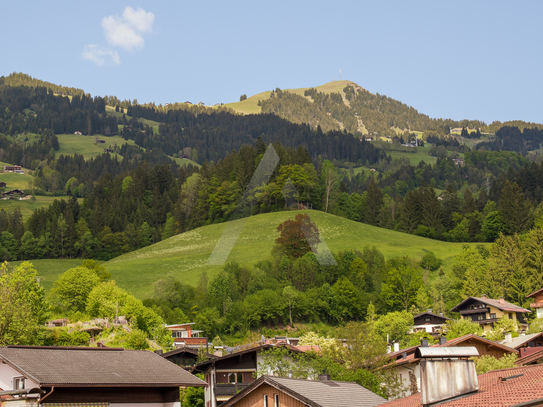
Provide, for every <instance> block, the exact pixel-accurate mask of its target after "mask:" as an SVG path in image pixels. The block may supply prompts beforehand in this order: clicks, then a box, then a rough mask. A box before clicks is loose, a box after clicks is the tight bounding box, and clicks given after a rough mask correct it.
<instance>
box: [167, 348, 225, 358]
mask: <svg viewBox="0 0 543 407" xmlns="http://www.w3.org/2000/svg"><path fill="white" fill-rule="evenodd" d="M185 353H190V354H191V355H194V356H198V349H196V348H189V347H188V346H181V347H179V348H177V349H174V350H171V351H169V352H166V353H163V354H162V355H161V356H162V357H163V358H167V357H170V356H174V355H178V354H185ZM207 357H208V358H210V359H217V358H218V356H215V355H214V354H212V353H207Z"/></svg>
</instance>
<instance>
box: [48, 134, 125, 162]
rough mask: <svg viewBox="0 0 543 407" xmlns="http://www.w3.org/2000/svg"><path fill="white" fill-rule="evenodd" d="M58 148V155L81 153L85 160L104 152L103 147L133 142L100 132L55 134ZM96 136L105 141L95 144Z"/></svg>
mask: <svg viewBox="0 0 543 407" xmlns="http://www.w3.org/2000/svg"><path fill="white" fill-rule="evenodd" d="M57 137H58V144H59V147H60V148H59V150H58V151H56V152H55V154H56V156H57V157H58V156H59V155H61V154H64V155H70V156H71V155H74V154H76V153H77V154H82V155H83V157H84V158H85V160H88V159H90V158H94V157H96V156H98V155H100V154H103V153H104V148H111V147H113V145H114V144H117V146H121V145H123V144H132V145H133V144H134V141H133V140H128V141H126V140H125V139H124V138H122V137H120V136H111V137H105V136H103V135H100V134H96V135H94V136H83V135H80V134H57ZM96 137H98V138H99V139H100V140H104V141H105V143H98V144H96ZM111 155H115V156H118V157H119V158H120V159H122V156H120V155H118V154H115V153H111Z"/></svg>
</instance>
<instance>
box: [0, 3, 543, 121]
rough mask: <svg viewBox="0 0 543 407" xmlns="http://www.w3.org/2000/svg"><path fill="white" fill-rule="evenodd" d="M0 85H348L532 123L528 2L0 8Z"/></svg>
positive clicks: (534, 98) (536, 7) (218, 96)
mask: <svg viewBox="0 0 543 407" xmlns="http://www.w3.org/2000/svg"><path fill="white" fill-rule="evenodd" d="M0 15H2V17H3V18H2V24H1V25H0V38H2V42H1V43H0V76H7V75H9V74H10V73H12V72H23V73H26V74H29V75H31V76H33V77H35V78H38V79H42V80H45V81H49V82H53V83H56V84H60V85H64V86H71V87H77V88H82V89H84V90H85V91H86V92H88V93H91V94H92V95H93V96H96V95H100V96H105V95H115V96H117V97H118V98H120V99H137V100H138V102H139V103H148V102H155V103H156V104H160V103H161V104H165V103H172V102H184V101H191V102H193V103H195V102H200V101H201V102H204V103H205V104H208V105H211V104H216V103H229V102H235V101H238V100H239V97H240V95H241V94H246V95H247V96H252V95H254V94H257V93H260V92H263V91H266V90H271V89H275V88H277V87H279V88H281V89H289V88H290V89H292V88H303V87H316V86H319V85H322V84H325V83H327V82H330V81H332V80H338V79H340V70H341V79H346V80H351V81H353V82H355V83H357V84H358V85H360V86H362V87H363V88H365V89H368V90H369V91H370V92H373V93H379V94H384V95H387V96H389V97H392V98H394V99H397V100H400V101H402V102H403V103H406V104H408V105H410V106H413V107H414V108H415V109H417V110H418V111H419V112H421V113H424V114H427V115H429V116H430V117H437V118H451V119H455V120H461V119H478V120H483V121H485V122H486V123H491V122H492V121H495V120H499V121H502V122H503V121H506V120H525V121H530V122H538V123H542V122H543V117H542V110H541V108H540V104H539V103H540V101H539V99H540V95H541V94H543V80H542V78H541V68H542V67H543V53H542V52H541V44H542V40H543V25H542V24H541V21H540V18H541V16H542V15H543V2H540V1H520V2H511V1H497V0H495V1H454V2H437V1H405V0H402V1H362V0H356V1H335V2H332V1H318V0H312V1H296V0H290V1H281V0H276V1H267V2H264V1H255V0H250V1H224V0H223V1H209V0H208V1H196V2H195V1H191V2H188V1H184V0H179V1H133V0H126V1H124V2H119V1H115V0H108V1H101V0H93V1H92V2H74V1H60V0H59V1H54V2H44V1H25V2H3V4H2V6H1V7H0Z"/></svg>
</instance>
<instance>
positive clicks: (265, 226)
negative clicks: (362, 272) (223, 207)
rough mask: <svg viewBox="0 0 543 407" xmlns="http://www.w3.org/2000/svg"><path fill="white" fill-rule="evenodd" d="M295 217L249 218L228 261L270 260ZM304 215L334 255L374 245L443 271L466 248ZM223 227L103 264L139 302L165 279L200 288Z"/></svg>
mask: <svg viewBox="0 0 543 407" xmlns="http://www.w3.org/2000/svg"><path fill="white" fill-rule="evenodd" d="M296 213H298V212H279V213H271V214H264V215H257V216H252V217H250V218H248V219H247V220H246V222H247V223H246V224H245V227H244V229H243V232H242V233H241V235H240V237H239V238H238V240H237V243H236V245H235V246H234V249H233V250H232V252H231V253H230V257H229V258H228V261H237V262H238V263H240V264H242V265H247V266H252V265H253V264H254V263H255V262H257V261H259V260H264V259H267V258H269V257H270V251H271V249H272V247H273V245H274V240H275V238H276V237H277V226H278V225H279V223H281V222H283V221H284V220H286V219H288V218H293V217H294V216H295V215H296ZM306 213H309V214H310V215H311V217H312V219H313V220H314V221H315V223H316V225H317V227H318V228H319V230H320V232H321V234H322V236H323V238H324V239H325V240H326V243H327V244H328V246H329V248H330V249H331V250H332V251H334V252H337V251H339V250H346V249H353V248H354V249H362V248H363V247H364V246H366V245H369V246H376V247H377V248H378V249H379V250H380V251H381V252H382V253H383V254H384V255H385V256H386V257H394V256H411V257H417V258H418V257H421V256H423V255H424V253H426V252H427V251H429V250H431V251H433V252H434V253H435V254H436V255H437V256H438V257H440V258H442V259H443V260H444V264H445V267H449V266H450V265H451V263H452V261H453V260H454V256H455V255H456V254H457V253H458V252H459V251H460V250H461V248H462V245H463V244H462V243H447V242H441V241H437V240H431V239H425V238H422V237H418V236H413V235H409V234H405V233H400V232H395V231H392V230H388V229H382V228H378V227H374V226H369V225H366V224H362V223H357V222H353V221H349V220H347V219H344V218H340V217H337V216H334V215H329V214H325V213H323V212H318V211H306ZM237 222H239V221H237ZM225 226H226V225H225V224H218V225H210V226H205V227H202V228H198V229H195V230H193V231H190V232H187V233H184V234H181V235H178V236H174V237H172V238H170V239H167V240H165V241H163V242H160V243H157V244H155V245H152V246H149V247H146V248H144V249H141V250H138V251H135V252H132V253H128V254H125V255H123V256H120V257H117V258H115V259H113V260H110V261H109V262H107V263H104V265H105V267H106V269H107V270H108V271H109V272H111V273H112V275H113V278H114V279H115V280H116V281H117V283H118V284H119V285H120V286H121V287H123V288H125V289H127V290H128V291H130V292H132V293H133V294H135V295H136V296H138V297H140V298H145V297H146V296H149V295H150V293H151V291H152V284H153V282H154V281H156V280H159V279H163V278H167V277H174V278H177V279H179V280H180V281H183V282H184V283H187V284H191V285H196V284H197V283H198V281H199V279H200V276H201V274H202V272H204V271H205V272H207V275H208V277H210V278H211V277H213V276H214V275H215V274H216V273H217V272H218V271H219V270H220V269H221V267H220V266H207V265H206V262H207V260H208V258H209V256H210V254H211V252H212V250H213V248H214V246H215V244H216V242H217V241H218V239H219V236H220V235H221V233H222V231H223V230H224V229H225Z"/></svg>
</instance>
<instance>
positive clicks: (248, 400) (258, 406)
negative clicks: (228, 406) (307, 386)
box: [233, 384, 307, 407]
mask: <svg viewBox="0 0 543 407" xmlns="http://www.w3.org/2000/svg"><path fill="white" fill-rule="evenodd" d="M265 395H266V396H268V406H267V407H305V406H307V404H304V403H302V402H301V401H299V400H296V399H295V398H293V397H291V396H289V395H288V394H286V393H283V392H282V391H280V390H278V389H276V388H275V387H273V386H270V385H269V384H263V385H261V386H259V387H258V388H256V389H254V390H253V391H252V392H251V393H249V394H248V395H246V396H245V397H243V398H242V399H241V400H239V401H238V402H236V403H235V404H233V405H234V406H236V407H238V406H239V407H266V406H265V404H264V396H265ZM275 396H277V401H278V402H279V403H278V404H277V405H276V404H275V400H276V397H275Z"/></svg>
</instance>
